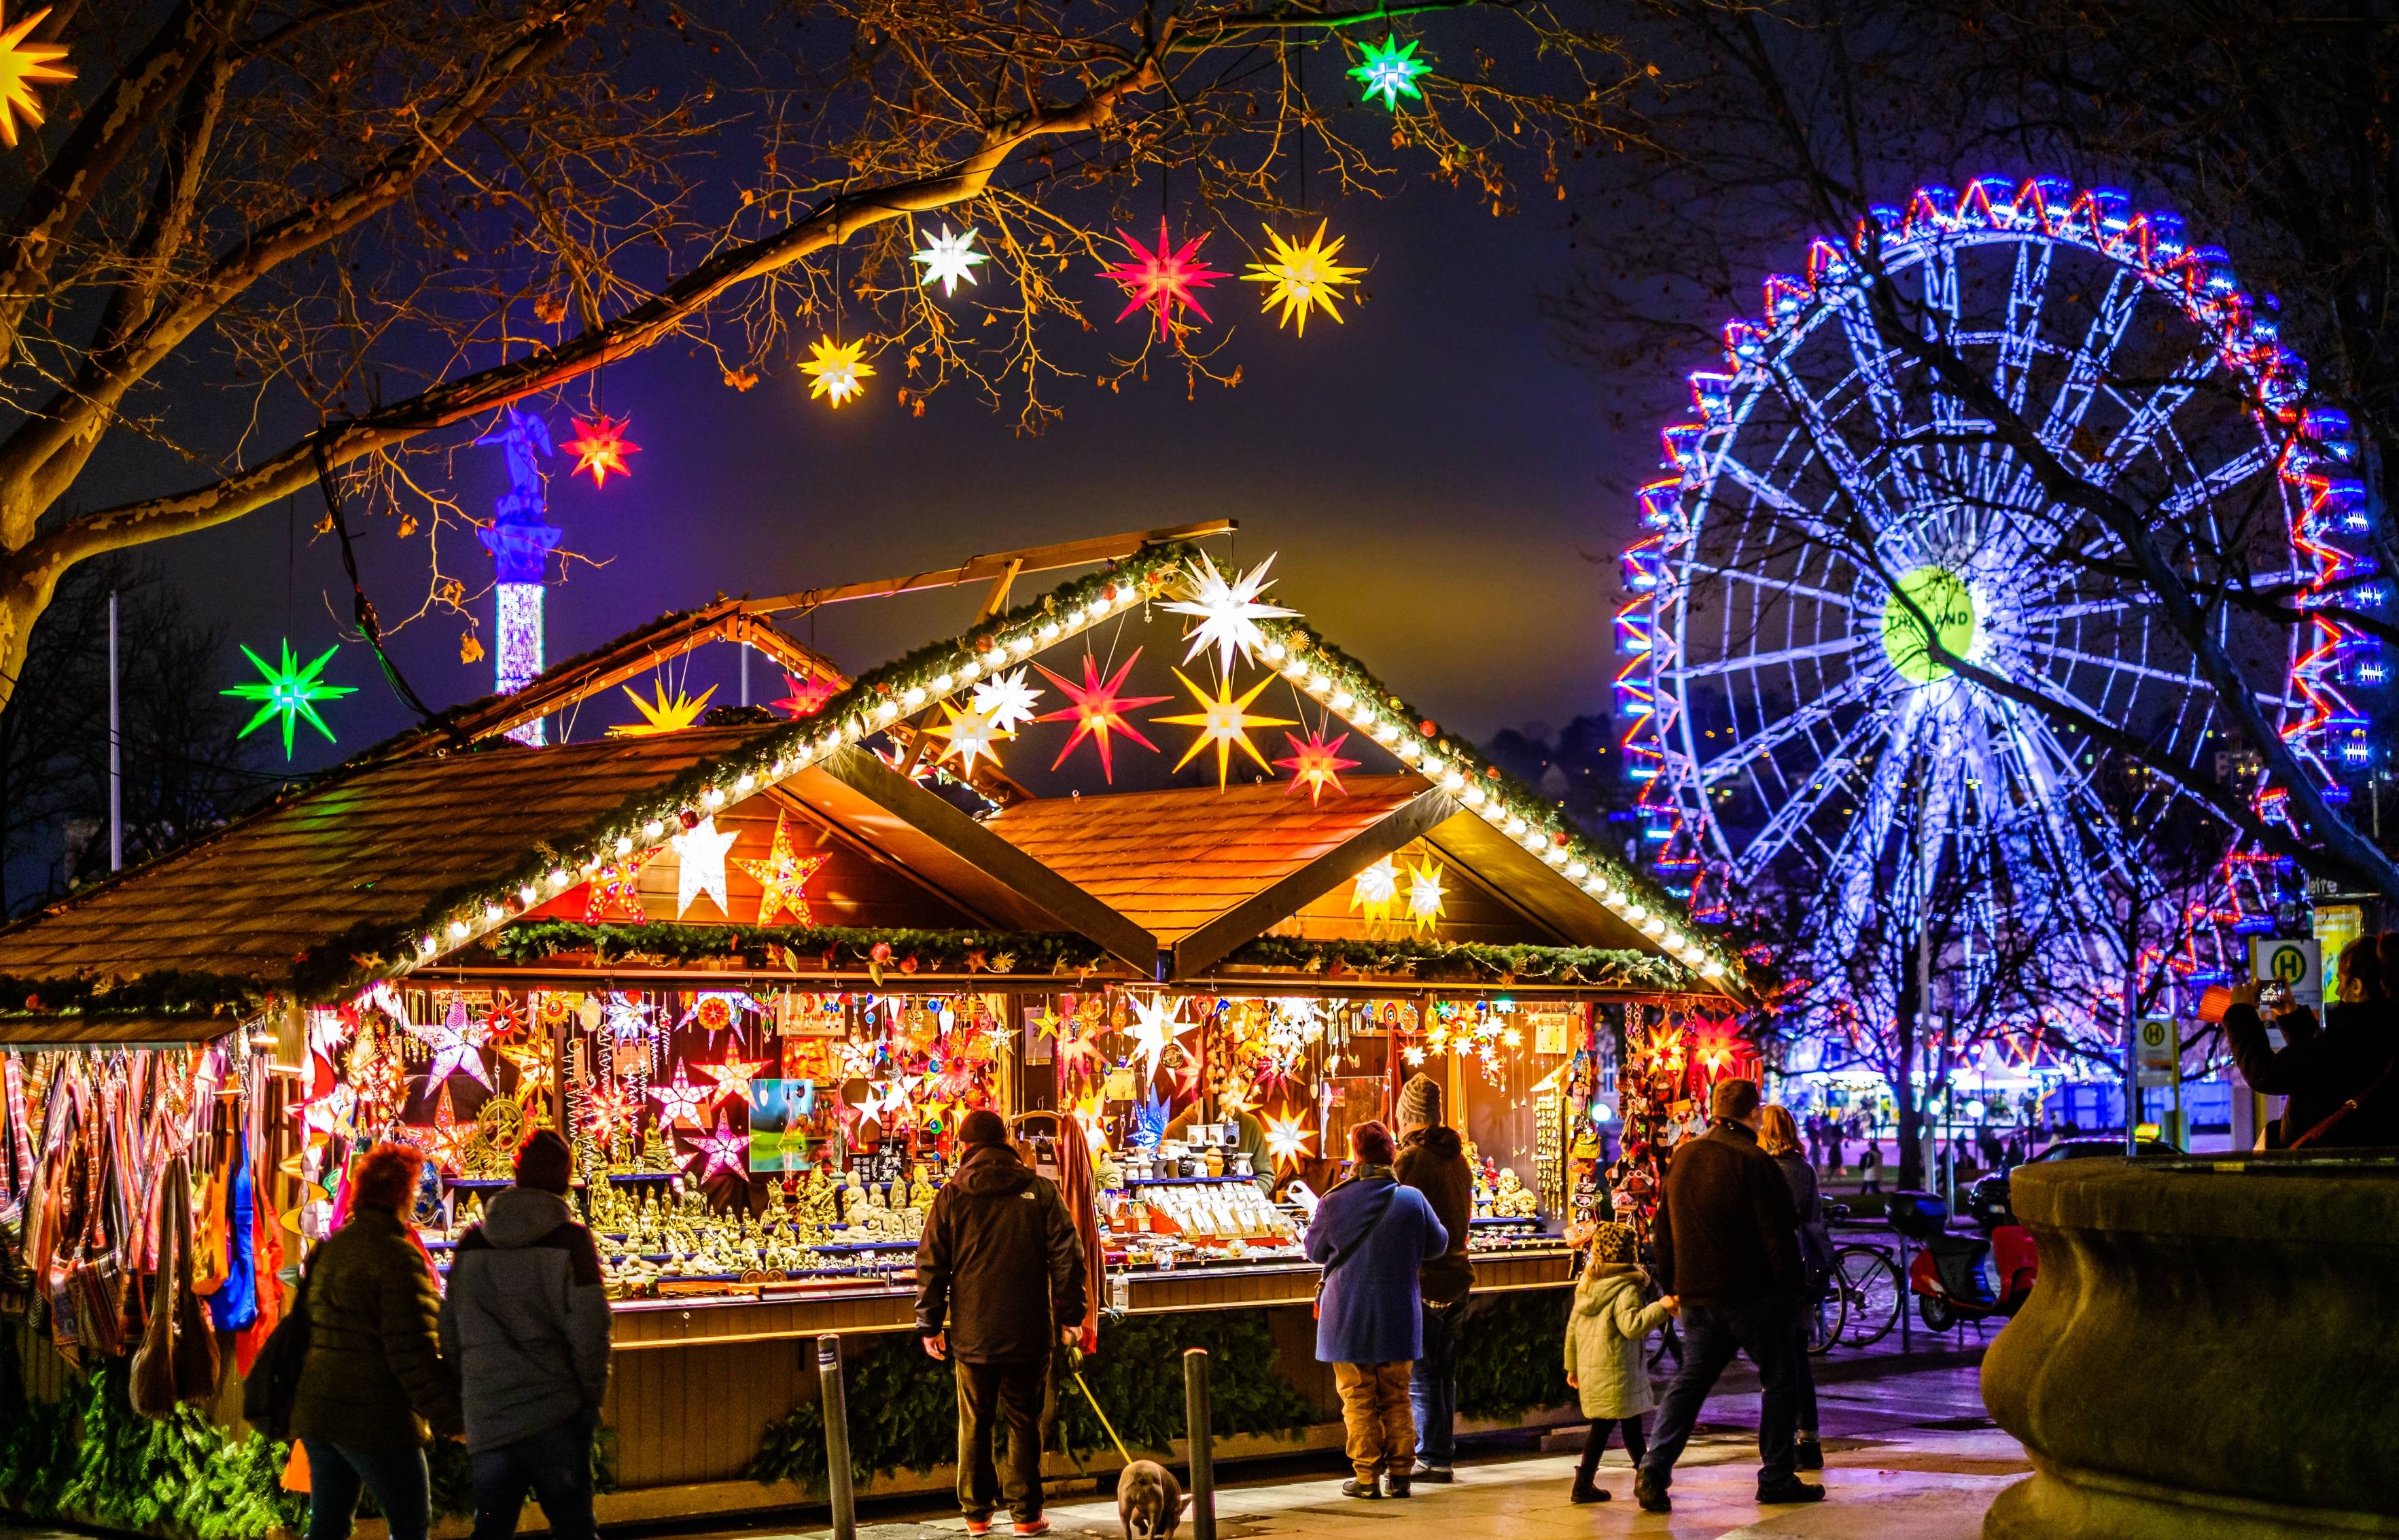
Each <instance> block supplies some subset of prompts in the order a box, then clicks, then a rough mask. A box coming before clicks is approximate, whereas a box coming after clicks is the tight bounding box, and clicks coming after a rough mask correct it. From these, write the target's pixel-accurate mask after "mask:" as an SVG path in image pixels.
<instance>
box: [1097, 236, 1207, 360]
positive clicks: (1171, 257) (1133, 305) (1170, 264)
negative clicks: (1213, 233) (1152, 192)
mask: <svg viewBox="0 0 2399 1540" xmlns="http://www.w3.org/2000/svg"><path fill="white" fill-rule="evenodd" d="M1117 238H1118V240H1120V241H1122V242H1124V244H1125V249H1126V250H1129V251H1131V252H1132V257H1131V259H1129V260H1128V261H1125V262H1120V263H1115V264H1114V265H1112V266H1108V267H1103V268H1101V269H1100V276H1101V277H1105V278H1112V279H1114V280H1115V281H1116V283H1117V284H1118V287H1119V288H1121V289H1123V290H1124V291H1125V307H1124V309H1123V310H1121V311H1119V312H1118V315H1117V319H1118V320H1123V319H1124V318H1125V317H1128V316H1131V315H1132V313H1133V312H1134V311H1136V310H1141V309H1148V310H1152V311H1155V312H1156V313H1157V316H1158V336H1159V341H1160V342H1163V341H1165V340H1166V339H1167V338H1168V337H1169V336H1171V335H1172V332H1173V328H1174V322H1175V318H1176V317H1175V312H1176V311H1178V310H1188V311H1190V312H1191V313H1192V314H1193V315H1195V316H1197V317H1200V319H1201V320H1203V321H1205V320H1209V319H1211V317H1210V316H1209V314H1208V312H1207V311H1205V310H1202V309H1201V308H1200V302H1199V301H1198V300H1197V299H1194V298H1193V297H1192V295H1193V292H1194V291H1195V290H1201V289H1213V288H1214V287H1215V286H1216V280H1217V279H1218V278H1226V277H1232V275H1231V274H1229V273H1219V272H1217V271H1216V270H1215V269H1214V268H1213V267H1210V266H1208V265H1206V264H1205V263H1201V262H1200V260H1199V254H1200V242H1201V241H1204V240H1206V239H1207V238H1208V236H1207V235H1206V234H1205V233H1204V232H1203V233H1202V234H1200V235H1197V236H1192V237H1191V239H1190V240H1188V241H1187V242H1186V243H1185V244H1184V245H1183V246H1182V247H1180V248H1177V247H1176V246H1175V245H1174V243H1173V242H1172V241H1171V240H1169V239H1168V238H1167V236H1166V218H1165V216H1164V215H1160V216H1159V221H1158V250H1154V251H1153V250H1150V249H1149V248H1148V247H1146V246H1144V245H1143V244H1142V243H1141V242H1139V241H1137V240H1135V239H1133V238H1132V236H1130V235H1127V234H1126V233H1125V232H1124V231H1123V230H1121V229H1119V230H1118V231H1117Z"/></svg>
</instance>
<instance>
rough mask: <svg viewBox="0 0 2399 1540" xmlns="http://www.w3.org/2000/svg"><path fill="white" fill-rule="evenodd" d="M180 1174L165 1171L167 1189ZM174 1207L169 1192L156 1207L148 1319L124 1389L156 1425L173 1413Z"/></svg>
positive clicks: (177, 1263) (137, 1409) (137, 1408)
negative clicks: (155, 1259)
mask: <svg viewBox="0 0 2399 1540" xmlns="http://www.w3.org/2000/svg"><path fill="white" fill-rule="evenodd" d="M178 1165H180V1162H179V1163H178ZM180 1174H181V1173H180V1172H179V1171H177V1170H173V1169H170V1170H169V1172H168V1185H169V1188H171V1187H172V1185H173V1182H174V1179H175V1178H176V1177H177V1176H178V1175H180ZM174 1206H175V1198H174V1195H173V1193H172V1192H171V1191H169V1192H168V1193H167V1194H166V1195H164V1201H163V1202H161V1203H160V1204H159V1205H158V1270H157V1271H156V1273H154V1274H152V1275H151V1279H150V1318H149V1319H148V1320H146V1321H144V1322H143V1323H142V1344H141V1345H140V1346H138V1347H136V1348H135V1349H134V1350H133V1372H132V1378H131V1381H130V1383H129V1384H128V1385H127V1386H126V1389H125V1398H126V1399H127V1400H128V1401H129V1402H131V1403H132V1406H133V1410H134V1411H135V1412H137V1413H139V1414H140V1415H142V1416H144V1417H147V1418H149V1419H150V1420H151V1421H152V1422H160V1423H162V1422H165V1421H166V1420H167V1419H168V1418H169V1417H170V1416H172V1415H174V1412H175V1285H176V1280H177V1278H178V1277H179V1276H180V1272H181V1270H182V1266H183V1265H184V1264H183V1259H182V1258H180V1257H179V1256H178V1254H177V1253H178V1252H179V1251H180V1250H182V1248H179V1247H178V1246H177V1245H176V1244H175V1240H176V1236H175V1231H174Z"/></svg>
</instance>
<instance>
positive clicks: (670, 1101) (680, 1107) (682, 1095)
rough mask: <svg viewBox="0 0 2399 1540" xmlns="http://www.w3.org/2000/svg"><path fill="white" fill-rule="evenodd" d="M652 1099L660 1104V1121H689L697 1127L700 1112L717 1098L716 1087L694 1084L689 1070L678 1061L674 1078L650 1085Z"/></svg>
mask: <svg viewBox="0 0 2399 1540" xmlns="http://www.w3.org/2000/svg"><path fill="white" fill-rule="evenodd" d="M650 1100H651V1101H655V1102H657V1104H658V1121H659V1122H661V1123H689V1124H692V1125H694V1126H695V1127H696V1126H698V1123H699V1116H700V1114H701V1113H703V1112H705V1111H706V1110H707V1109H708V1107H709V1105H710V1103H712V1102H713V1101H715V1100H716V1087H714V1086H695V1085H693V1084H692V1083H691V1075H690V1074H689V1072H687V1071H686V1070H685V1069H684V1066H683V1065H682V1064H681V1063H678V1064H676V1065H675V1073H674V1079H672V1080H671V1081H670V1082H668V1083H667V1084H665V1085H663V1086H652V1087H650Z"/></svg>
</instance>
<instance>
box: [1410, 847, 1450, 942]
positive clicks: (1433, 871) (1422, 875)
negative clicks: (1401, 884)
mask: <svg viewBox="0 0 2399 1540" xmlns="http://www.w3.org/2000/svg"><path fill="white" fill-rule="evenodd" d="M1441 898H1442V889H1441V863H1440V862H1439V861H1436V860H1432V859H1430V858H1427V859H1426V861H1425V862H1424V864H1423V865H1421V866H1418V865H1416V863H1414V862H1410V863H1409V865H1408V918H1409V919H1411V920H1413V921H1415V922H1416V928H1417V929H1418V930H1423V931H1430V930H1431V929H1432V927H1433V922H1434V921H1436V920H1438V919H1440V918H1441Z"/></svg>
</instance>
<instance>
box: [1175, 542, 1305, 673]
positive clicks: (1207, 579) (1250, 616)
mask: <svg viewBox="0 0 2399 1540" xmlns="http://www.w3.org/2000/svg"><path fill="white" fill-rule="evenodd" d="M1273 565H1274V558H1273V557H1271V556H1269V557H1267V559H1266V560H1265V561H1261V562H1259V563H1258V564H1257V565H1256V566H1254V567H1253V568H1251V569H1250V570H1249V571H1248V572H1245V573H1236V574H1234V575H1233V576H1231V577H1229V578H1227V576H1226V575H1225V574H1222V573H1220V572H1218V571H1217V570H1216V563H1215V562H1213V561H1210V560H1209V558H1208V553H1207V552H1205V551H1202V552H1200V554H1199V555H1198V556H1196V557H1194V558H1193V559H1192V561H1191V564H1190V566H1189V567H1188V568H1187V569H1186V571H1185V573H1184V574H1183V586H1184V591H1185V592H1186V594H1187V595H1188V597H1187V598H1184V599H1171V600H1168V601H1166V602H1165V603H1163V604H1160V605H1159V609H1162V610H1165V611H1167V612H1168V613H1169V614H1171V615H1194V616H1197V617H1198V618H1199V621H1200V624H1199V625H1197V626H1195V627H1193V628H1191V632H1190V636H1189V641H1190V642H1191V645H1190V647H1189V648H1188V649H1187V650H1186V652H1185V653H1184V655H1183V661H1184V662H1186V663H1188V662H1190V661H1191V660H1192V659H1193V658H1195V657H1198V656H1199V655H1200V654H1201V653H1204V652H1206V651H1207V650H1208V649H1209V648H1211V647H1213V648H1215V649H1216V671H1217V672H1218V673H1220V674H1225V673H1230V672H1231V671H1232V668H1233V655H1234V654H1235V653H1239V654H1240V655H1241V661H1242V662H1244V663H1249V662H1253V661H1254V657H1253V655H1254V653H1255V652H1256V651H1257V650H1258V649H1259V648H1260V647H1263V646H1265V645H1266V640H1267V639H1266V636H1265V633H1263V632H1261V631H1260V630H1259V629H1258V622H1259V621H1261V620H1271V619H1274V618H1276V617H1278V616H1285V615H1297V614H1299V612H1298V611H1297V610H1286V609H1284V608H1282V607H1281V605H1279V604H1268V603H1267V602H1266V601H1263V600H1261V599H1260V598H1259V597H1258V595H1259V594H1260V593H1262V592H1264V591H1265V590H1266V589H1267V588H1270V587H1272V586H1273V583H1274V580H1273V579H1272V578H1270V577H1268V576H1267V569H1268V568H1270V567H1272V566H1273Z"/></svg>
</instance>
